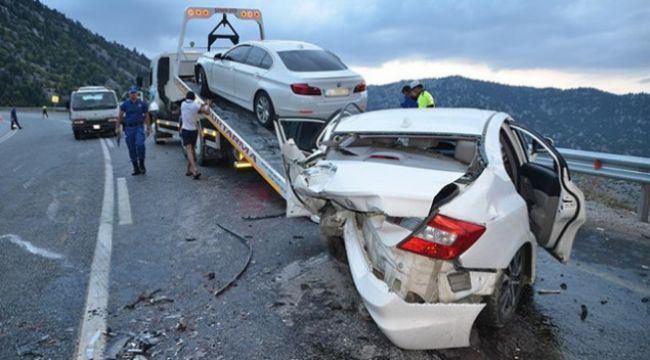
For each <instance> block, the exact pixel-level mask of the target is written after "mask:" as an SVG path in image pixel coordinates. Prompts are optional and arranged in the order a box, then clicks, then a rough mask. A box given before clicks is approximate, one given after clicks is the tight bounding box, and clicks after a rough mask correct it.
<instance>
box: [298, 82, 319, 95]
mask: <svg viewBox="0 0 650 360" xmlns="http://www.w3.org/2000/svg"><path fill="white" fill-rule="evenodd" d="M291 91H293V92H294V94H298V95H321V92H320V89H319V88H317V87H313V86H309V85H308V84H291Z"/></svg>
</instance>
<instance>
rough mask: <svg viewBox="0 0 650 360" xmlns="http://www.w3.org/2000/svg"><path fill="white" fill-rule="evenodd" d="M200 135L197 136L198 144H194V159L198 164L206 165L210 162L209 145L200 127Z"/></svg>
mask: <svg viewBox="0 0 650 360" xmlns="http://www.w3.org/2000/svg"><path fill="white" fill-rule="evenodd" d="M198 130H199V136H198V137H197V140H196V144H194V159H195V160H196V164H197V165H199V166H205V165H207V164H208V154H207V151H208V149H207V147H206V145H205V138H203V132H202V131H201V129H200V128H199V129H198Z"/></svg>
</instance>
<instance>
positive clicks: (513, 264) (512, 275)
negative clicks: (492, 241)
mask: <svg viewBox="0 0 650 360" xmlns="http://www.w3.org/2000/svg"><path fill="white" fill-rule="evenodd" d="M527 266H528V258H527V256H526V253H525V248H523V247H522V248H521V249H519V251H517V253H516V254H515V256H513V258H512V260H511V261H510V264H508V267H507V268H505V269H503V270H500V274H499V276H498V277H497V283H496V286H495V290H494V293H493V294H492V295H491V296H489V297H488V301H487V305H486V307H485V310H484V311H483V312H484V313H485V317H484V320H485V322H486V325H488V326H491V327H494V328H502V327H503V326H504V325H505V324H506V323H507V322H508V321H509V320H510V319H511V318H512V316H513V315H514V314H515V311H516V310H517V307H518V306H519V302H520V300H521V295H522V294H523V292H524V291H523V290H524V288H525V287H526V286H527V281H526V277H527V275H526V271H527Z"/></svg>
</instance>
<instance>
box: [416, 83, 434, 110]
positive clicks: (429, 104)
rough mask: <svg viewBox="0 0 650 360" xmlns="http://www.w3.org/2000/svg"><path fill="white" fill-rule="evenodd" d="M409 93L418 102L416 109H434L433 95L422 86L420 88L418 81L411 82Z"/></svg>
mask: <svg viewBox="0 0 650 360" xmlns="http://www.w3.org/2000/svg"><path fill="white" fill-rule="evenodd" d="M411 93H412V94H413V97H414V98H415V99H416V101H417V102H418V109H426V108H434V107H436V101H435V100H434V99H433V95H431V93H430V92H428V91H426V90H425V89H424V86H422V83H420V81H419V80H413V81H412V82H411Z"/></svg>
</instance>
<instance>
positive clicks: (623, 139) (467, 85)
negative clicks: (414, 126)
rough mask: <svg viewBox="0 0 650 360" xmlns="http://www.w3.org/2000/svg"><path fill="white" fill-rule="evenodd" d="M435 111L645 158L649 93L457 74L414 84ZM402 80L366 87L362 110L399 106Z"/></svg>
mask: <svg viewBox="0 0 650 360" xmlns="http://www.w3.org/2000/svg"><path fill="white" fill-rule="evenodd" d="M420 81H421V82H422V83H423V85H424V87H425V88H426V89H428V90H429V91H430V92H431V93H432V94H433V96H434V98H435V99H436V106H439V107H469V108H479V109H488V110H495V111H503V112H506V113H508V114H510V115H511V116H512V117H513V118H514V120H515V121H518V122H521V123H523V124H524V125H527V126H530V127H531V128H533V129H535V130H537V131H539V132H541V133H543V134H544V135H547V136H550V137H551V138H553V139H554V140H555V142H556V145H557V146H558V147H567V148H574V149H583V150H592V151H602V152H613V153H618V154H626V155H636V156H644V157H650V142H649V141H648V139H650V94H646V93H633V94H626V95H616V94H612V93H608V92H605V91H602V90H599V89H595V88H577V89H567V90H562V89H557V88H534V87H529V86H512V85H504V84H499V83H495V82H489V81H483V80H473V79H468V78H465V77H462V76H448V77H443V78H433V79H423V80H420ZM406 84H408V82H407V81H399V82H394V83H390V84H385V85H371V86H369V87H368V110H369V111H372V110H380V109H387V108H396V107H399V103H400V102H401V101H402V94H401V89H402V86H404V85H406Z"/></svg>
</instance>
